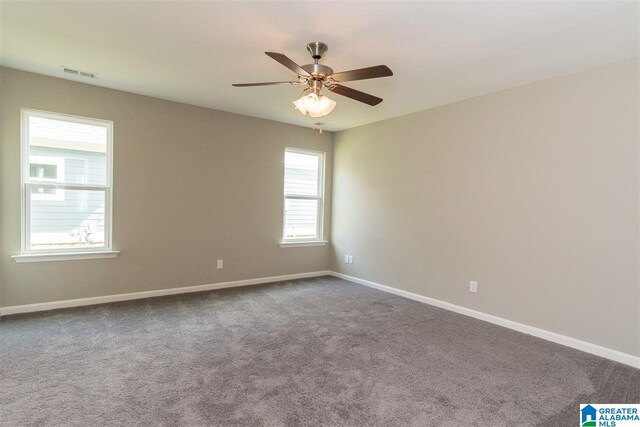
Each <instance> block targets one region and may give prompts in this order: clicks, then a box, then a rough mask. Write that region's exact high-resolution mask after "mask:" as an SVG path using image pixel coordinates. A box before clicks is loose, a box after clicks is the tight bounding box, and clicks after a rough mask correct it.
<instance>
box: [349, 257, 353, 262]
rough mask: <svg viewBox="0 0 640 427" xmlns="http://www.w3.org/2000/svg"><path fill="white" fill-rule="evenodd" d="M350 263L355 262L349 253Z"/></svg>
mask: <svg viewBox="0 0 640 427" xmlns="http://www.w3.org/2000/svg"><path fill="white" fill-rule="evenodd" d="M349 264H353V257H352V256H351V255H349Z"/></svg>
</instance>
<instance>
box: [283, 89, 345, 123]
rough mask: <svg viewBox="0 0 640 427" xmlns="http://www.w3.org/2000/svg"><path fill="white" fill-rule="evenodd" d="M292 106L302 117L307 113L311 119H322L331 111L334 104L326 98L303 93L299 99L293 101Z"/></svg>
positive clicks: (311, 93) (306, 92)
mask: <svg viewBox="0 0 640 427" xmlns="http://www.w3.org/2000/svg"><path fill="white" fill-rule="evenodd" d="M293 105H294V106H295V107H296V109H297V110H299V111H300V112H301V113H302V114H303V115H305V114H307V113H309V116H311V117H322V116H326V115H327V114H329V113H330V112H331V111H333V109H334V108H335V106H336V102H335V101H334V100H332V99H330V98H329V97H327V96H324V95H320V96H318V95H317V94H315V93H313V92H308V91H304V92H303V93H302V96H300V98H298V99H296V100H295V101H293Z"/></svg>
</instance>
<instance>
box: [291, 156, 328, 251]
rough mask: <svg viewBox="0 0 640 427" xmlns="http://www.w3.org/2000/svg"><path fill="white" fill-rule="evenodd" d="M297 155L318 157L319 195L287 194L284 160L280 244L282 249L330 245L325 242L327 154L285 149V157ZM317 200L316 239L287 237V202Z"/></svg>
mask: <svg viewBox="0 0 640 427" xmlns="http://www.w3.org/2000/svg"><path fill="white" fill-rule="evenodd" d="M288 152H289V153H297V154H306V155H314V156H317V157H318V161H319V165H318V193H317V194H316V195H315V196H301V195H296V194H287V193H285V190H284V177H285V174H286V163H285V161H284V158H283V162H282V165H283V171H284V173H283V175H282V177H283V180H282V183H283V186H282V187H283V198H282V241H281V242H280V247H292V246H320V245H325V244H326V243H328V242H327V241H325V240H324V187H325V183H324V177H325V153H324V152H322V151H315V150H305V149H302V148H293V147H285V149H284V155H285V156H286V154H287V153H288ZM288 199H293V200H317V201H318V216H317V218H318V221H317V224H316V237H315V238H314V239H308V238H298V239H295V238H294V239H292V238H287V237H286V222H287V216H286V213H285V210H286V206H287V200H288Z"/></svg>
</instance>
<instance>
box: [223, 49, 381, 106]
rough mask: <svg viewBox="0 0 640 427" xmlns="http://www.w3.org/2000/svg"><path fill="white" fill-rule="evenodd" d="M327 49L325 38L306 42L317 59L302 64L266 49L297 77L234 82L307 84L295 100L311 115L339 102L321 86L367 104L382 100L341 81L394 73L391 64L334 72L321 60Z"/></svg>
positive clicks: (295, 102)
mask: <svg viewBox="0 0 640 427" xmlns="http://www.w3.org/2000/svg"><path fill="white" fill-rule="evenodd" d="M327 49H328V48H327V45H326V44H324V43H322V42H312V43H309V44H308V45H307V50H308V51H309V53H310V54H311V57H312V58H313V61H314V62H313V64H307V65H302V66H300V65H298V64H296V63H295V62H293V61H292V60H291V59H289V58H288V57H287V56H286V55H283V54H282V53H276V52H265V53H266V54H267V55H268V56H269V57H271V58H273V59H275V60H276V61H278V62H279V63H280V64H282V65H284V66H285V67H287V68H288V69H290V70H292V71H293V72H294V73H296V74H297V75H298V80H293V81H288V82H265V83H236V84H233V86H235V87H250V86H270V85H282V84H291V85H306V86H307V88H306V89H305V90H304V91H303V92H302V95H301V96H300V98H299V99H297V100H295V101H293V104H294V105H295V107H296V109H298V110H299V111H300V112H301V113H302V114H303V115H304V114H306V113H309V116H311V117H322V116H326V115H327V114H329V113H330V112H331V111H332V110H333V108H334V107H335V105H336V103H335V101H333V100H331V99H329V98H328V97H327V96H325V95H322V94H321V93H320V90H321V89H322V88H323V87H326V88H327V89H329V90H330V91H331V92H333V93H337V94H338V95H342V96H346V97H348V98H351V99H355V100H356V101H360V102H363V103H365V104H368V105H378V104H379V103H381V102H382V98H378V97H377V96H373V95H369V94H368V93H364V92H360V91H359V90H355V89H351V88H350V87H346V86H343V85H341V84H340V83H341V82H348V81H353V80H365V79H375V78H378V77H387V76H392V75H393V72H392V71H391V70H390V69H389V67H387V66H386V65H376V66H375V67H367V68H360V69H357V70H351V71H342V72H339V73H334V72H333V70H332V69H331V68H329V67H327V66H326V65H322V64H319V63H318V62H319V61H320V59H321V58H322V55H324V53H325V52H326V51H327Z"/></svg>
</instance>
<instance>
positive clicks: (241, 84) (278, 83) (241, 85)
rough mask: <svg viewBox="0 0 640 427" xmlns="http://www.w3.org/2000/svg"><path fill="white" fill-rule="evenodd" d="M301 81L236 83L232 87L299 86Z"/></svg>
mask: <svg viewBox="0 0 640 427" xmlns="http://www.w3.org/2000/svg"><path fill="white" fill-rule="evenodd" d="M299 84H301V83H300V82H299V81H297V80H296V81H293V82H264V83H234V84H232V85H231V86H235V87H251V86H271V85H299Z"/></svg>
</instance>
